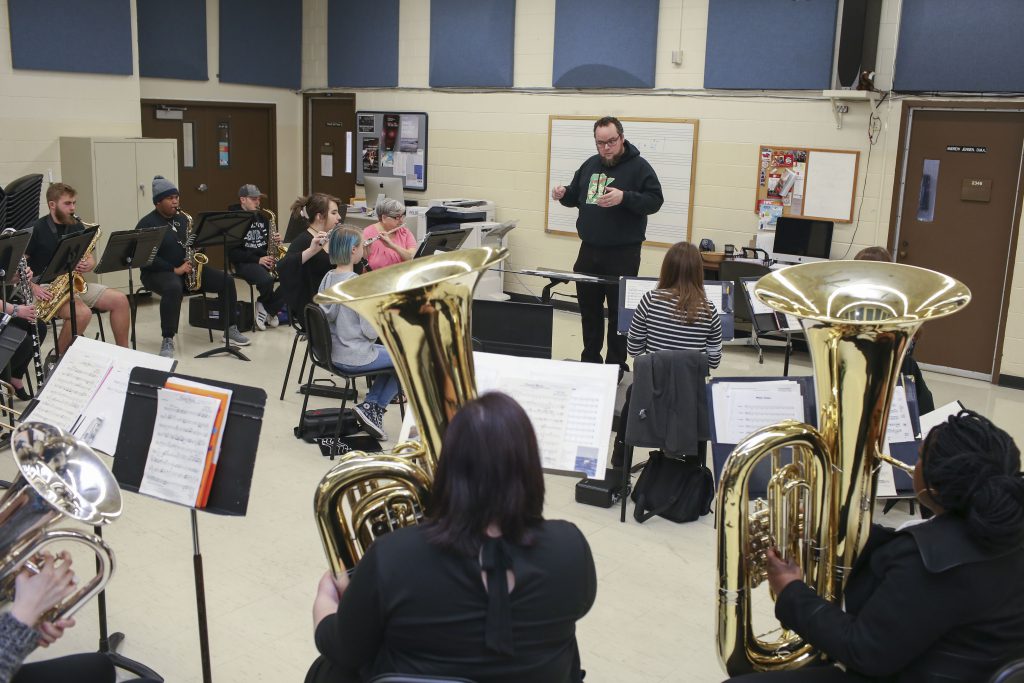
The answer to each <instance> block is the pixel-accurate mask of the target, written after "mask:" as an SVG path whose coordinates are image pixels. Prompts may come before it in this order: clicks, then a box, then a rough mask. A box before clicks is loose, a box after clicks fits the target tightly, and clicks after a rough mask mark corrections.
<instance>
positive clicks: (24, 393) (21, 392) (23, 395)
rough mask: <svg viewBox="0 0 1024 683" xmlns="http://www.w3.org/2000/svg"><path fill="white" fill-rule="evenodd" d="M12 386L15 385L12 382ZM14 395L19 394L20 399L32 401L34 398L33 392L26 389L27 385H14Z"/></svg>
mask: <svg viewBox="0 0 1024 683" xmlns="http://www.w3.org/2000/svg"><path fill="white" fill-rule="evenodd" d="M11 386H14V385H13V384H12V385H11ZM14 395H15V396H17V397H18V399H20V400H22V401H31V400H32V398H33V397H32V394H30V393H28V392H27V391H25V387H24V386H20V387H14Z"/></svg>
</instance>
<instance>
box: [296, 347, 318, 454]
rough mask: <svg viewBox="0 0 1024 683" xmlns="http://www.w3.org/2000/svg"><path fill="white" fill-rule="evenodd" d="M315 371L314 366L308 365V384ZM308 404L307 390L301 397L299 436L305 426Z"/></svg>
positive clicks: (311, 382) (311, 381) (311, 380)
mask: <svg viewBox="0 0 1024 683" xmlns="http://www.w3.org/2000/svg"><path fill="white" fill-rule="evenodd" d="M314 372H316V366H315V365H313V364H310V366H309V380H308V382H309V384H310V385H312V384H313V373H314ZM308 405H309V392H308V391H307V392H306V394H305V396H303V397H302V411H301V412H300V413H299V427H298V429H299V438H301V437H302V430H303V429H304V428H305V426H306V407H307V406H308Z"/></svg>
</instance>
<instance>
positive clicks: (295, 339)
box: [278, 332, 306, 401]
mask: <svg viewBox="0 0 1024 683" xmlns="http://www.w3.org/2000/svg"><path fill="white" fill-rule="evenodd" d="M298 344H299V333H298V332H296V333H295V336H294V337H293V338H292V352H291V354H290V355H289V356H288V367H287V368H285V371H284V382H282V383H281V398H280V399H278V400H280V401H283V400H284V390H285V388H286V387H287V386H288V376H289V375H291V374H292V361H294V360H295V347H296V346H298ZM302 369H303V370H305V369H306V367H305V365H303V367H302ZM299 378H300V379H301V378H302V373H301V372H300V373H299Z"/></svg>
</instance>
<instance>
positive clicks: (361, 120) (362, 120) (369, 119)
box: [356, 114, 377, 133]
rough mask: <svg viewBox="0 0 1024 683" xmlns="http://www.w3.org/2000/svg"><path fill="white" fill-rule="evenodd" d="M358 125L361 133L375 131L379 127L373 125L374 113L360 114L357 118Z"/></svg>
mask: <svg viewBox="0 0 1024 683" xmlns="http://www.w3.org/2000/svg"><path fill="white" fill-rule="evenodd" d="M356 127H357V129H358V130H359V132H360V133H373V132H375V131H376V130H377V128H376V127H375V126H374V125H373V114H360V115H359V116H358V117H357V120H356Z"/></svg>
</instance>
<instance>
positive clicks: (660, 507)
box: [631, 451, 715, 524]
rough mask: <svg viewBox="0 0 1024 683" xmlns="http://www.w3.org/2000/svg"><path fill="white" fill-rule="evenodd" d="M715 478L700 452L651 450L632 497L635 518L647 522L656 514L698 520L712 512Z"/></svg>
mask: <svg viewBox="0 0 1024 683" xmlns="http://www.w3.org/2000/svg"><path fill="white" fill-rule="evenodd" d="M714 497H715V479H714V476H713V475H712V474H711V470H709V469H708V468H707V467H705V466H704V465H702V464H700V458H699V456H683V457H682V458H670V457H668V456H666V455H665V454H664V453H662V452H661V451H651V456H650V459H649V460H648V461H647V464H646V465H644V469H643V471H642V472H641V473H640V477H639V479H637V482H636V487H635V488H634V489H633V493H632V495H631V498H632V499H633V502H634V503H636V506H635V507H634V508H633V519H635V520H636V521H638V522H640V523H641V524H643V523H644V522H646V521H647V520H649V519H650V518H651V517H654V516H655V515H658V516H661V517H664V518H665V519H669V520H671V521H673V522H695V521H696V520H697V519H699V518H700V517H702V516H703V515H706V514H708V513H709V512H711V501H712V500H713V499H714Z"/></svg>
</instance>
